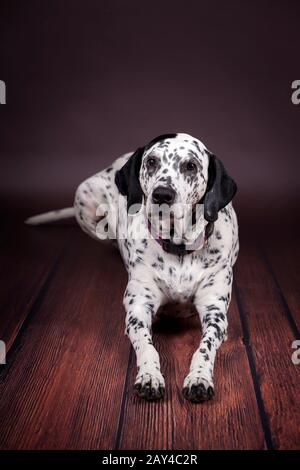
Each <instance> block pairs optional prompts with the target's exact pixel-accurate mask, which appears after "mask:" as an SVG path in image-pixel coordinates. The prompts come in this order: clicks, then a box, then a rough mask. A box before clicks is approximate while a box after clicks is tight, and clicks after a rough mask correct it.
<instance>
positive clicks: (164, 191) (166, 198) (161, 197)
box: [152, 186, 176, 205]
mask: <svg viewBox="0 0 300 470" xmlns="http://www.w3.org/2000/svg"><path fill="white" fill-rule="evenodd" d="M175 196H176V192H175V191H174V189H173V188H171V187H170V186H168V187H166V186H158V187H157V188H155V189H154V191H153V193H152V201H153V202H154V204H168V205H171V204H173V202H174V201H175Z"/></svg>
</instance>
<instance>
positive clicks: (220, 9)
mask: <svg viewBox="0 0 300 470" xmlns="http://www.w3.org/2000/svg"><path fill="white" fill-rule="evenodd" d="M299 19H300V2H298V1H296V0H295V1H283V0H282V1H278V0H277V1H276V0H272V1H266V0H265V1H261V0H260V1H238V0H230V1H188V0H186V1H160V2H159V1H153V0H152V1H141V0H139V1H136V0H130V1H129V0H128V1H125V0H105V1H104V0H93V1H88V0H86V1H79V0H73V1H71V0H70V1H55V0H51V1H46V0H44V1H26V2H25V1H22V2H21V1H20V2H16V1H11V0H9V1H3V0H2V1H1V17H0V35H1V37H0V48H1V51H0V52H1V58H0V79H2V80H5V82H6V85H7V104H6V105H5V106H1V107H0V119H1V121H0V126H1V139H0V151H1V175H2V178H1V194H2V201H3V203H4V201H5V204H7V203H10V202H11V201H15V200H16V197H18V196H19V202H17V203H16V204H26V202H28V208H30V204H29V201H31V200H32V199H34V200H35V202H37V201H38V202H39V207H41V208H42V209H50V208H52V201H53V203H54V201H55V203H57V204H59V205H60V204H61V205H65V204H71V202H72V199H73V194H74V190H75V188H76V186H77V185H78V184H79V183H80V182H81V181H82V180H83V179H84V178H86V177H88V176H90V175H91V174H93V173H94V172H96V171H98V170H100V169H101V168H102V167H104V166H105V165H106V164H108V163H109V162H111V161H112V160H113V159H114V158H116V157H117V156H119V155H120V154H122V153H123V152H126V151H130V150H134V149H135V148H136V147H137V146H139V145H141V144H143V143H145V142H147V141H149V140H150V139H151V138H153V137H154V136H156V135H158V134H161V133H164V132H174V131H181V132H187V133H190V134H192V135H194V136H196V137H198V138H200V140H203V142H204V143H205V144H206V145H207V147H208V148H209V149H211V150H212V151H214V152H215V153H216V154H217V155H218V156H219V157H220V158H221V159H223V161H224V163H225V166H227V168H228V170H229V171H230V172H231V173H232V175H233V176H234V178H235V179H236V181H237V183H238V186H239V194H238V196H237V204H240V206H241V207H242V209H241V210H242V211H243V210H244V208H246V207H247V211H248V212H247V214H249V217H250V218H251V216H255V214H256V213H257V211H259V210H261V209H262V208H263V210H264V211H265V213H269V212H270V213H271V212H273V213H274V214H275V216H276V217H279V218H280V217H282V216H283V215H286V214H287V212H286V211H289V212H288V214H289V217H290V214H291V215H292V216H293V217H294V215H295V213H294V212H293V211H294V209H291V208H294V207H295V206H297V202H298V186H299V185H298V180H299V148H300V132H299V123H300V105H299V106H295V105H293V104H292V102H291V93H292V90H291V83H292V81H293V80H296V79H300V61H299V54H300V33H299ZM51 199H52V201H51ZM49 201H51V207H49ZM29 210H30V209H29ZM245 214H246V212H244V215H243V216H244V217H246V215H245Z"/></svg>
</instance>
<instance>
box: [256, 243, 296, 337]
mask: <svg viewBox="0 0 300 470" xmlns="http://www.w3.org/2000/svg"><path fill="white" fill-rule="evenodd" d="M264 252H265V253H266V256H267V263H268V267H269V271H270V274H271V276H273V277H274V280H275V283H276V285H277V289H278V290H279V292H280V293H281V294H282V296H283V297H284V300H283V302H286V305H285V308H286V310H287V315H291V317H292V322H294V323H295V325H294V326H292V328H293V329H294V330H297V331H295V334H296V336H297V339H300V333H299V331H300V289H299V283H300V250H299V242H298V240H297V239H295V238H293V239H288V240H286V241H284V242H283V243H281V244H280V245H279V244H274V243H273V244H270V245H266V246H265V249H264Z"/></svg>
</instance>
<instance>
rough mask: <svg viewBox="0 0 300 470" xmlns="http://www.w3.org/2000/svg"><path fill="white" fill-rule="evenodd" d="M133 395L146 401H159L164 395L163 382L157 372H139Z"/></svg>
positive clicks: (159, 373)
mask: <svg viewBox="0 0 300 470" xmlns="http://www.w3.org/2000/svg"><path fill="white" fill-rule="evenodd" d="M134 390H135V393H136V394H137V395H138V396H139V397H141V398H145V399H146V400H159V399H160V398H163V396H164V394H165V380H164V378H163V376H162V374H161V372H159V371H155V372H152V371H151V372H146V371H139V373H138V375H137V378H136V381H135V384H134Z"/></svg>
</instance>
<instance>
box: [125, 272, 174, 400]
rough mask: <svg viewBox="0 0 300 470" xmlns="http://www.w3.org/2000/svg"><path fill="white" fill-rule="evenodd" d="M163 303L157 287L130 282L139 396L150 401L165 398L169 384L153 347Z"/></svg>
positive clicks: (129, 327)
mask: <svg viewBox="0 0 300 470" xmlns="http://www.w3.org/2000/svg"><path fill="white" fill-rule="evenodd" d="M160 303H161V293H160V292H159V291H158V289H157V288H155V286H154V285H153V283H152V284H151V283H149V284H146V283H145V282H143V281H137V280H130V281H129V283H128V285H127V288H126V291H125V295H124V307H125V310H126V329H125V333H126V334H127V335H128V337H129V339H130V341H131V343H132V346H133V348H134V350H135V353H136V359H137V370H138V372H137V377H136V381H135V385H134V388H135V390H136V393H137V394H138V395H139V396H140V397H143V398H146V399H147V400H157V399H159V398H162V397H163V396H164V390H165V381H164V378H163V376H162V374H161V371H160V361H159V355H158V352H157V351H156V349H155V347H154V346H153V343H152V335H151V325H152V319H153V316H154V315H155V313H156V312H157V310H158V308H159V306H160Z"/></svg>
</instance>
